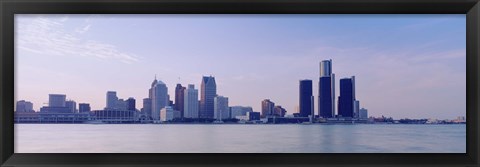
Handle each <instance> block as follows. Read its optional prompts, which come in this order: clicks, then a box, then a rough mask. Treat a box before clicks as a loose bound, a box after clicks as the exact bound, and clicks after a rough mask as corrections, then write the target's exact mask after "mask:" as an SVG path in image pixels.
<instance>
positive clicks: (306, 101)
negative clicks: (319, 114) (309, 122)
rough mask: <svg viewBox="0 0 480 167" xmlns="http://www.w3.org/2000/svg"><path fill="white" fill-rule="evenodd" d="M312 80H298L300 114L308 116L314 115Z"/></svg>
mask: <svg viewBox="0 0 480 167" xmlns="http://www.w3.org/2000/svg"><path fill="white" fill-rule="evenodd" d="M312 89H313V86H312V80H309V79H306V80H300V87H299V93H300V96H299V104H300V112H299V113H300V116H301V117H308V116H309V115H312V116H313V115H314V113H313V93H312V91H313V90H312Z"/></svg>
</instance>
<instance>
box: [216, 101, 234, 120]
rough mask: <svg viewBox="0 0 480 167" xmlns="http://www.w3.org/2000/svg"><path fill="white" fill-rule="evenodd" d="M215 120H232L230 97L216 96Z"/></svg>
mask: <svg viewBox="0 0 480 167" xmlns="http://www.w3.org/2000/svg"><path fill="white" fill-rule="evenodd" d="M213 101H214V107H213V108H214V118H215V119H217V120H224V119H228V118H230V110H229V108H228V97H223V96H216V97H215V98H214V100H213Z"/></svg>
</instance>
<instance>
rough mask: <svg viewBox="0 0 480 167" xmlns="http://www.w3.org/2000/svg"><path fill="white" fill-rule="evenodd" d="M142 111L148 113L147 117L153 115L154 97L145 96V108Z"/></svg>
mask: <svg viewBox="0 0 480 167" xmlns="http://www.w3.org/2000/svg"><path fill="white" fill-rule="evenodd" d="M142 112H143V113H144V114H145V115H147V117H151V116H152V99H150V98H144V99H143V108H142Z"/></svg>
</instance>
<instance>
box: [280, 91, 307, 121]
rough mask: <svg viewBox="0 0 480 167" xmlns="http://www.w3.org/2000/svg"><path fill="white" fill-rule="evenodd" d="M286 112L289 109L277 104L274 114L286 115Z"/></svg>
mask: <svg viewBox="0 0 480 167" xmlns="http://www.w3.org/2000/svg"><path fill="white" fill-rule="evenodd" d="M312 97H313V96H312ZM312 102H313V101H312ZM286 113H287V110H285V109H284V108H283V107H282V106H275V107H274V108H273V115H275V116H279V117H284V116H285V114H286ZM307 116H308V115H307Z"/></svg>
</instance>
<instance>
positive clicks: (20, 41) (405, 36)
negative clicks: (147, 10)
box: [15, 14, 466, 119]
mask: <svg viewBox="0 0 480 167" xmlns="http://www.w3.org/2000/svg"><path fill="white" fill-rule="evenodd" d="M327 59H332V61H333V63H332V64H333V73H335V77H336V78H335V79H336V81H335V84H336V86H335V87H336V96H337V97H336V98H338V95H339V86H338V85H339V80H340V79H341V78H345V77H351V76H355V82H356V88H355V89H356V99H357V100H359V101H360V107H361V108H366V109H368V114H369V116H376V117H378V116H382V115H384V116H387V117H393V118H396V119H400V118H437V119H455V118H456V117H457V116H465V115H466V17H465V15H463V14H458V15H320V14H318V15H315V14H313V15H303V14H298V15H187V14H182V15H166V14H162V15H139V14H136V15H53V14H48V15H38V14H32V15H27V14H17V15H15V99H16V100H27V101H31V102H32V103H33V105H34V110H39V108H40V107H42V106H45V105H47V103H48V94H66V95H67V99H71V100H74V101H76V102H77V104H78V103H90V105H91V107H92V109H93V110H99V109H103V108H104V107H105V105H106V92H107V91H116V92H117V95H118V97H119V98H123V99H127V98H128V97H133V98H135V99H136V106H137V108H138V109H140V108H141V107H142V99H143V98H146V97H148V89H149V88H150V84H151V83H152V81H153V80H154V78H155V75H156V77H157V79H159V80H161V81H163V82H164V83H166V85H167V87H168V92H169V95H170V99H171V100H174V97H175V92H174V91H175V85H176V84H177V83H181V84H182V85H184V86H186V85H187V84H195V87H196V88H200V83H201V78H202V76H208V75H212V76H214V77H215V80H216V82H217V94H218V95H221V96H226V97H228V98H229V105H230V106H235V105H241V106H251V107H253V109H254V111H261V101H262V100H263V99H270V100H271V101H273V102H275V104H276V105H281V106H282V107H283V108H285V109H286V110H287V114H292V113H295V112H296V107H297V106H298V104H299V100H298V97H299V91H298V90H299V80H302V79H311V80H313V83H314V84H313V95H314V96H315V100H314V101H315V104H314V105H315V112H316V113H317V114H318V101H317V100H318V80H319V63H320V61H322V60H327ZM336 101H337V102H338V100H336Z"/></svg>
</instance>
